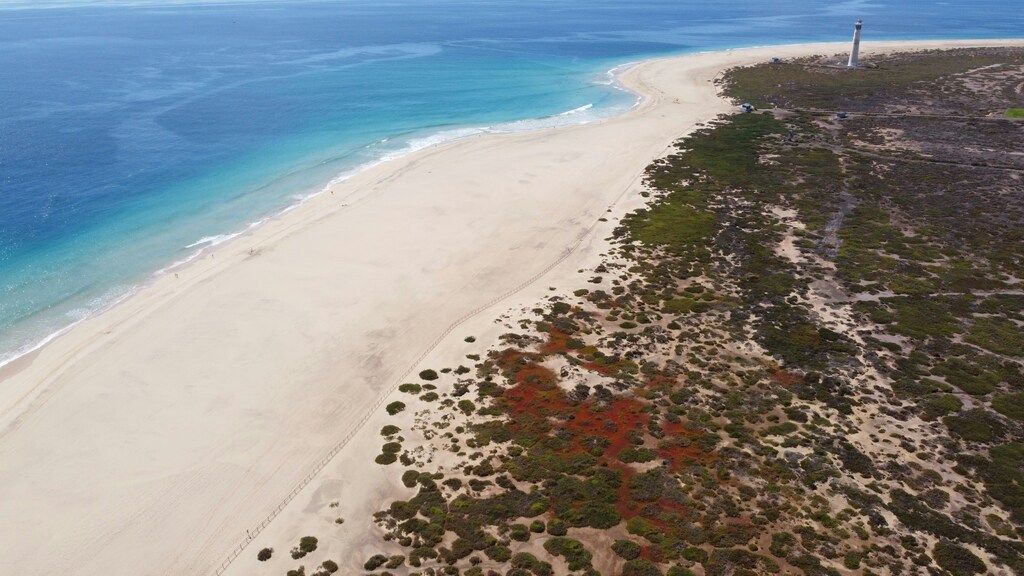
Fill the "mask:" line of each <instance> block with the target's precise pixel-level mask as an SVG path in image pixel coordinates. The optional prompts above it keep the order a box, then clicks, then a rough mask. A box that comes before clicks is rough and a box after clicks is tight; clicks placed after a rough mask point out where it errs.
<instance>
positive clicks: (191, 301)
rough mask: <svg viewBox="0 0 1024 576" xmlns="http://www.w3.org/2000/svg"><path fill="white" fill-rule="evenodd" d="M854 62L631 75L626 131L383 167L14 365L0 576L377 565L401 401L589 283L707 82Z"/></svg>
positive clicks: (462, 146)
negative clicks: (415, 380)
mask: <svg viewBox="0 0 1024 576" xmlns="http://www.w3.org/2000/svg"><path fill="white" fill-rule="evenodd" d="M1021 43H1022V42H1021V41H1006V42H999V41H970V42H901V43H893V42H887V43H873V42H865V44H864V45H863V54H864V58H870V56H871V54H872V53H878V52H879V51H883V50H893V49H904V48H906V49H910V48H940V47H950V46H964V45H985V46H990V45H1006V44H1015V45H1018V44H1021ZM845 47H846V45H845V43H838V44H817V45H798V46H780V47H768V48H756V49H743V50H735V51H727V52H715V53H707V54H698V55H690V56H680V57H673V58H664V59H657V60H651V61H647V62H644V63H642V64H640V65H637V66H635V67H632V68H630V69H629V70H628V71H626V72H625V73H623V74H622V76H621V81H622V83H623V84H624V85H625V86H627V87H628V88H630V89H631V90H634V91H636V92H637V93H639V94H641V95H642V96H643V102H642V103H641V105H639V106H638V107H637V108H635V109H634V110H632V111H630V112H628V113H626V114H624V115H621V116H618V117H615V118H611V119H607V120H604V121H600V122H595V123H592V124H587V125H582V126H573V127H564V128H556V129H547V130H541V131H535V132H521V133H513V134H492V135H479V136H473V137H469V138H466V139H462V140H458V141H455V142H450V143H447V144H444V145H440V146H437V147H433V148H429V149H426V150H422V151H419V152H417V153H414V154H411V155H409V156H406V157H403V158H399V159H397V160H393V161H390V162H387V163H384V164H381V165H379V166H376V167H374V168H371V169H368V170H366V171H364V172H361V173H359V174H358V175H356V176H354V177H353V178H351V179H349V180H348V181H346V182H344V183H341V184H339V185H337V186H336V187H335V188H334V190H333V191H332V193H329V194H322V195H320V196H317V197H315V198H313V199H311V200H310V201H308V202H306V203H304V204H302V205H300V206H299V207H297V208H296V209H294V210H291V211H289V212H287V213H286V214H283V215H281V216H280V217H277V218H275V219H272V220H271V221H269V222H267V223H266V224H264V225H263V226H260V227H258V228H256V229H254V230H253V231H251V232H249V233H247V234H245V235H243V236H240V237H239V238H237V239H235V240H232V241H230V242H228V243H226V244H224V245H222V246H220V247H218V248H217V249H216V250H214V251H211V252H210V253H208V254H206V255H205V256H203V257H202V258H200V259H198V260H196V261H195V262H193V263H191V264H189V265H187V266H185V267H183V268H181V269H180V270H178V271H177V274H176V275H175V274H167V275H164V276H162V277H161V278H159V279H158V280H157V281H155V282H154V283H153V284H152V285H150V286H147V287H146V288H144V289H143V290H141V291H140V292H139V293H138V294H136V295H135V296H133V297H131V298H129V299H128V300H126V301H125V302H123V303H121V304H119V305H118V306H116V307H114V308H113V309H111V310H109V311H107V312H105V313H103V314H100V315H98V316H96V317H94V318H92V319H90V320H87V321H85V322H83V323H81V324H79V325H77V326H75V327H74V328H73V329H72V330H70V331H69V332H68V333H66V334H64V335H63V336H61V337H59V338H57V339H56V340H54V341H53V342H51V343H50V344H48V345H47V346H45V347H44V348H42V349H41V350H39V351H38V352H37V353H34V354H33V355H31V356H29V357H25V358H23V359H21V360H20V361H18V362H16V363H14V364H12V365H10V366H8V367H6V368H5V369H4V371H3V372H0V378H2V381H0V495H2V498H0V542H2V543H3V546H2V549H3V553H2V555H0V574H74V575H93V574H96V575H100V574H102V575H104V576H117V575H122V574H124V575H128V574H131V575H138V574H160V575H168V576H181V575H186V574H189V575H191V574H196V575H200V574H211V573H214V572H215V571H217V569H218V567H220V566H221V565H222V564H223V563H224V561H225V560H226V559H228V558H229V557H231V555H232V552H233V551H234V550H235V549H237V548H238V546H239V545H240V544H241V543H243V542H246V541H247V540H248V539H247V533H248V534H249V535H250V536H253V539H252V542H251V543H250V544H249V547H248V548H247V549H245V550H244V552H243V553H242V554H241V555H240V556H239V557H238V559H237V560H236V561H234V562H233V563H231V564H230V565H228V566H227V573H229V574H238V575H242V574H246V575H248V574H254V573H256V572H255V569H256V567H257V565H258V564H259V563H257V562H256V559H255V555H256V551H257V550H259V548H261V547H263V546H273V547H275V549H276V550H277V551H278V553H277V554H275V557H274V559H273V560H272V561H271V562H269V563H266V564H263V565H260V567H261V568H264V570H263V571H261V572H260V573H275V574H281V573H283V572H284V570H285V568H286V567H288V568H291V567H294V566H293V564H294V562H292V561H291V559H290V558H288V557H287V548H288V547H290V546H291V545H293V544H294V542H295V541H296V540H297V539H298V537H300V536H304V535H307V534H312V535H316V536H319V537H320V538H321V550H322V552H323V553H325V554H327V557H332V558H334V559H335V560H337V561H338V562H339V563H341V564H342V565H344V566H355V565H359V564H361V563H362V561H363V560H365V555H366V554H367V553H368V551H369V549H368V548H365V543H366V534H368V531H367V529H366V527H367V522H368V521H369V520H368V519H369V514H371V513H372V512H373V511H375V510H377V509H379V507H380V505H381V498H382V497H384V496H385V495H386V494H388V493H389V492H390V491H391V490H393V489H394V486H396V485H397V479H396V478H391V479H387V478H386V477H385V476H386V474H385V473H386V472H391V473H392V475H394V472H395V471H396V470H397V467H395V468H390V469H388V468H384V467H380V466H377V465H376V464H374V463H373V457H374V455H375V454H376V453H378V452H379V449H380V436H379V435H378V430H379V428H380V426H381V424H382V423H384V422H385V421H387V422H395V421H396V419H395V418H385V415H384V414H383V411H382V410H380V409H379V406H380V405H381V403H382V402H383V401H385V400H388V395H389V394H390V393H391V392H392V390H393V388H394V387H395V386H397V384H399V383H400V382H402V381H403V380H404V379H405V377H406V375H407V374H408V373H409V372H410V371H412V370H419V369H420V368H421V366H422V367H435V368H439V367H443V366H456V365H458V364H459V363H460V361H461V362H466V361H465V360H464V359H463V358H464V355H465V354H467V353H472V352H478V351H480V350H482V349H483V348H484V347H485V346H486V344H487V343H488V342H490V341H493V340H494V339H495V338H496V337H497V335H498V334H500V333H501V331H502V329H501V327H500V326H498V325H496V324H495V323H494V318H495V317H497V316H498V315H499V314H501V313H502V312H504V311H505V310H508V309H510V308H516V307H519V306H521V305H523V304H527V303H530V302H534V301H537V300H538V299H540V298H542V297H543V296H544V295H545V294H547V293H548V287H549V286H557V287H560V288H562V287H566V286H567V284H568V282H570V280H572V279H575V278H576V275H577V270H579V269H581V268H587V267H588V266H591V265H592V264H593V263H594V262H595V261H596V260H597V258H598V254H599V253H600V252H601V251H602V250H603V249H604V244H603V241H602V239H603V238H605V237H606V236H608V233H609V231H610V230H611V227H613V226H614V221H609V222H599V221H598V219H599V218H601V217H603V216H610V217H612V216H618V215H621V213H622V212H623V211H624V210H626V209H628V208H630V207H635V206H637V205H639V203H640V201H641V199H640V197H639V195H638V192H639V191H640V189H641V186H640V182H639V178H640V175H641V174H642V172H643V170H644V168H645V167H646V166H647V164H648V163H649V162H650V161H651V160H652V159H654V158H656V157H658V156H660V155H662V154H664V152H665V151H666V150H667V148H668V147H669V146H670V145H671V143H672V142H673V141H675V140H676V139H678V138H679V137H681V136H683V135H685V134H686V133H688V132H690V131H691V130H693V128H694V127H695V125H696V124H698V123H700V122H705V121H708V120H711V119H713V118H714V117H715V116H717V115H718V114H720V113H723V112H727V111H730V110H732V109H733V106H732V105H731V104H730V103H728V102H726V101H724V100H722V99H721V98H719V97H718V96H717V94H716V89H715V86H714V84H713V79H714V78H715V77H716V76H717V75H718V74H719V73H720V72H721V71H722V70H723V69H725V68H728V67H731V66H734V65H737V64H742V63H748V62H756V61H762V60H765V59H767V58H768V57H771V56H781V57H793V56H798V55H806V54H820V53H838V52H841V51H842V50H844V49H845ZM609 208H612V212H611V213H608V212H607V210H608V209H609ZM488 306H489V307H488ZM474 313H476V314H475V315H474ZM460 322H461V324H458V326H457V327H456V328H455V329H454V330H450V328H451V327H452V326H453V325H455V324H457V323H460ZM470 334H472V335H475V336H477V337H478V338H479V340H478V342H477V343H475V344H468V343H466V342H464V341H463V338H464V337H465V336H467V335H470ZM424 355H425V356H424ZM407 398H408V397H406V399H407ZM411 416H412V410H408V411H406V412H405V413H403V417H405V418H411ZM336 447H340V452H339V453H338V454H337V455H336V456H335V457H333V458H332V459H330V461H329V462H327V463H326V467H324V468H323V469H322V470H321V466H320V465H319V464H320V462H321V461H323V460H324V459H325V457H326V456H328V455H330V454H333V452H334V451H335V448H336ZM311 475H312V480H311V481H310V482H309V483H308V485H306V484H305V479H306V478H308V477H310V476H311ZM300 486H301V487H303V488H302V489H301V490H299V491H297V494H296V488H297V487H300ZM293 495H294V497H292V496H293ZM333 501H339V502H340V506H339V508H338V509H337V510H333V511H332V510H328V509H327V507H328V503H330V502H333ZM285 504H286V505H285ZM278 509H280V514H278V515H277V516H276V518H275V519H274V521H273V522H270V523H269V525H267V526H266V528H265V529H262V530H261V529H260V527H261V526H262V523H263V522H264V520H265V519H267V518H268V517H269V516H271V515H272V514H274V513H275V512H276V511H277V510H278ZM338 515H341V516H344V517H345V518H346V520H347V522H346V523H345V524H344V525H343V526H338V525H335V524H334V523H333V520H334V518H335V517H336V516H338ZM319 553H320V552H318V554H319ZM269 568H272V570H267V569H269Z"/></svg>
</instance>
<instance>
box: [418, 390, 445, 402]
mask: <svg viewBox="0 0 1024 576" xmlns="http://www.w3.org/2000/svg"><path fill="white" fill-rule="evenodd" d="M438 398H440V396H438V395H437V392H427V393H426V394H424V395H422V396H420V400H423V401H424V402H433V401H434V400H437V399H438Z"/></svg>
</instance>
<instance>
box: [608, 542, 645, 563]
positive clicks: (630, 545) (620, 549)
mask: <svg viewBox="0 0 1024 576" xmlns="http://www.w3.org/2000/svg"><path fill="white" fill-rule="evenodd" d="M640 551H641V549H640V545H639V544H637V543H636V542H633V541H632V540H616V541H615V543H613V544H612V552H615V553H616V554H618V555H619V557H620V558H624V559H626V560H632V559H634V558H639V557H640Z"/></svg>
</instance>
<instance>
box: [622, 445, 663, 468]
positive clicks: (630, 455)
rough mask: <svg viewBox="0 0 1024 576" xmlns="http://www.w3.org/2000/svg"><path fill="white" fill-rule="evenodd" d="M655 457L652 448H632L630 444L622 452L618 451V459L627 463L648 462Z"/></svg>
mask: <svg viewBox="0 0 1024 576" xmlns="http://www.w3.org/2000/svg"><path fill="white" fill-rule="evenodd" d="M656 457H657V453H655V452H654V450H651V449H650V448H643V447H640V448H634V447H632V446H630V447H629V448H626V449H624V450H623V451H622V452H619V460H622V461H623V462H626V463H627V464H628V463H633V462H650V461H651V460H654V459H655V458H656Z"/></svg>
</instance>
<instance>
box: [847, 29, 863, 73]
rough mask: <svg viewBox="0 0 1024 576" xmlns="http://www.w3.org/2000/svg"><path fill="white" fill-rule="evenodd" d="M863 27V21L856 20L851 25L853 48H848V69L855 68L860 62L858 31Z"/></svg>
mask: <svg viewBox="0 0 1024 576" xmlns="http://www.w3.org/2000/svg"><path fill="white" fill-rule="evenodd" d="M862 26H864V21H863V20H859V19H858V20H857V23H856V24H854V25H853V47H852V48H850V61H849V62H847V63H846V66H847V67H848V68H856V67H857V64H858V63H859V60H860V29H861V27H862Z"/></svg>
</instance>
